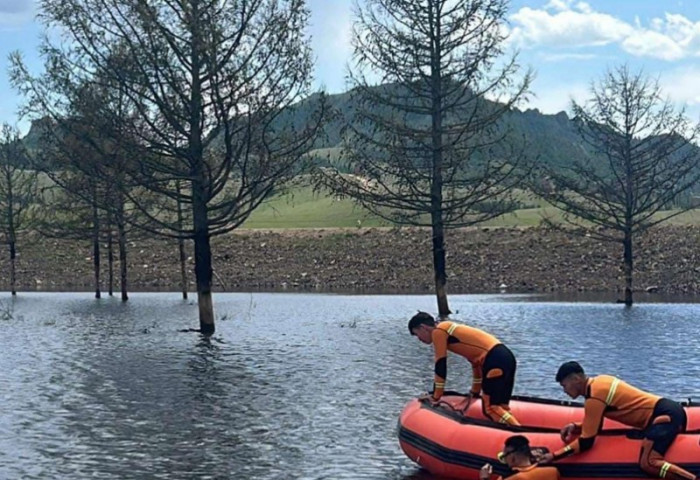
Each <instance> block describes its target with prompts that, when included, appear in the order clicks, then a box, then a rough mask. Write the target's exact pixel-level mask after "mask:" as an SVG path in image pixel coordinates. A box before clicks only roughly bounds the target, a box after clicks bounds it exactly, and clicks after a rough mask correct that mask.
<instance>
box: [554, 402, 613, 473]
mask: <svg viewBox="0 0 700 480" xmlns="http://www.w3.org/2000/svg"><path fill="white" fill-rule="evenodd" d="M583 412H584V413H583V423H582V427H581V436H580V437H579V438H577V439H576V440H574V441H573V442H571V443H569V444H568V445H567V446H565V447H564V448H562V449H560V450H558V451H556V452H555V453H554V460H558V459H560V458H564V457H568V456H569V455H575V454H577V453H581V452H585V451H586V450H589V449H590V448H591V447H592V446H593V442H594V441H595V437H596V435H598V432H599V431H600V427H601V426H602V425H603V414H604V413H605V402H603V401H602V400H599V399H597V398H587V399H586V402H585V403H584V408H583Z"/></svg>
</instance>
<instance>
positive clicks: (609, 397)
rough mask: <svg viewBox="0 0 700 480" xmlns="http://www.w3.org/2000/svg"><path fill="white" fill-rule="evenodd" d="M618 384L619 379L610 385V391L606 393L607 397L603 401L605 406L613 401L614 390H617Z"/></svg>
mask: <svg viewBox="0 0 700 480" xmlns="http://www.w3.org/2000/svg"><path fill="white" fill-rule="evenodd" d="M618 383H620V380H619V379H617V378H616V379H615V380H613V382H612V384H611V385H610V390H609V391H608V396H607V398H606V399H605V404H606V405H610V403H611V402H612V400H613V397H614V396H615V390H617V384H618Z"/></svg>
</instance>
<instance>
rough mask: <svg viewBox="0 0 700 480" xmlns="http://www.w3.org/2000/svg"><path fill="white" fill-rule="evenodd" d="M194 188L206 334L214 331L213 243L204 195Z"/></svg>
mask: <svg viewBox="0 0 700 480" xmlns="http://www.w3.org/2000/svg"><path fill="white" fill-rule="evenodd" d="M197 190H198V188H196V187H195V188H194V189H193V191H194V192H195V193H194V195H193V205H192V207H193V220H194V273H195V278H196V280H197V303H198V304H199V326H200V330H201V332H202V333H203V334H204V335H212V334H213V333H214V330H215V327H214V304H213V301H212V297H211V280H212V276H213V270H212V265H211V245H210V243H209V240H210V238H209V224H208V218H207V205H206V203H204V201H203V200H202V198H203V196H202V195H201V194H200V193H199V192H198V191H197Z"/></svg>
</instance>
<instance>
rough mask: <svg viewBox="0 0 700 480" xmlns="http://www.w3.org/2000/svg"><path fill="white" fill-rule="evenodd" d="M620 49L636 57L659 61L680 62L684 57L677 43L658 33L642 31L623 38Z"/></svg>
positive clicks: (684, 54) (684, 53)
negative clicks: (657, 59)
mask: <svg viewBox="0 0 700 480" xmlns="http://www.w3.org/2000/svg"><path fill="white" fill-rule="evenodd" d="M621 45H622V48H623V49H625V51H627V52H628V53H631V54H632V55H634V56H636V57H652V58H659V59H661V60H680V59H681V58H683V57H685V56H686V52H684V51H683V47H681V46H680V45H679V44H678V43H677V42H674V41H673V39H671V38H669V37H668V36H667V35H664V34H662V33H659V32H654V31H651V30H642V31H639V32H635V34H634V35H630V36H629V37H627V38H625V39H624V40H623V41H622V43H621Z"/></svg>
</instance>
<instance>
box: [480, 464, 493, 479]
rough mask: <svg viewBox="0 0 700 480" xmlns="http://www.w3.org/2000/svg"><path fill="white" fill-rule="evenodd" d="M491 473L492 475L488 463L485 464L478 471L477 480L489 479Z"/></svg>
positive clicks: (491, 469)
mask: <svg viewBox="0 0 700 480" xmlns="http://www.w3.org/2000/svg"><path fill="white" fill-rule="evenodd" d="M491 473H493V468H492V467H491V464H490V463H487V464H486V465H484V466H483V467H481V470H479V478H480V479H481V480H488V479H489V478H491Z"/></svg>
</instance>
